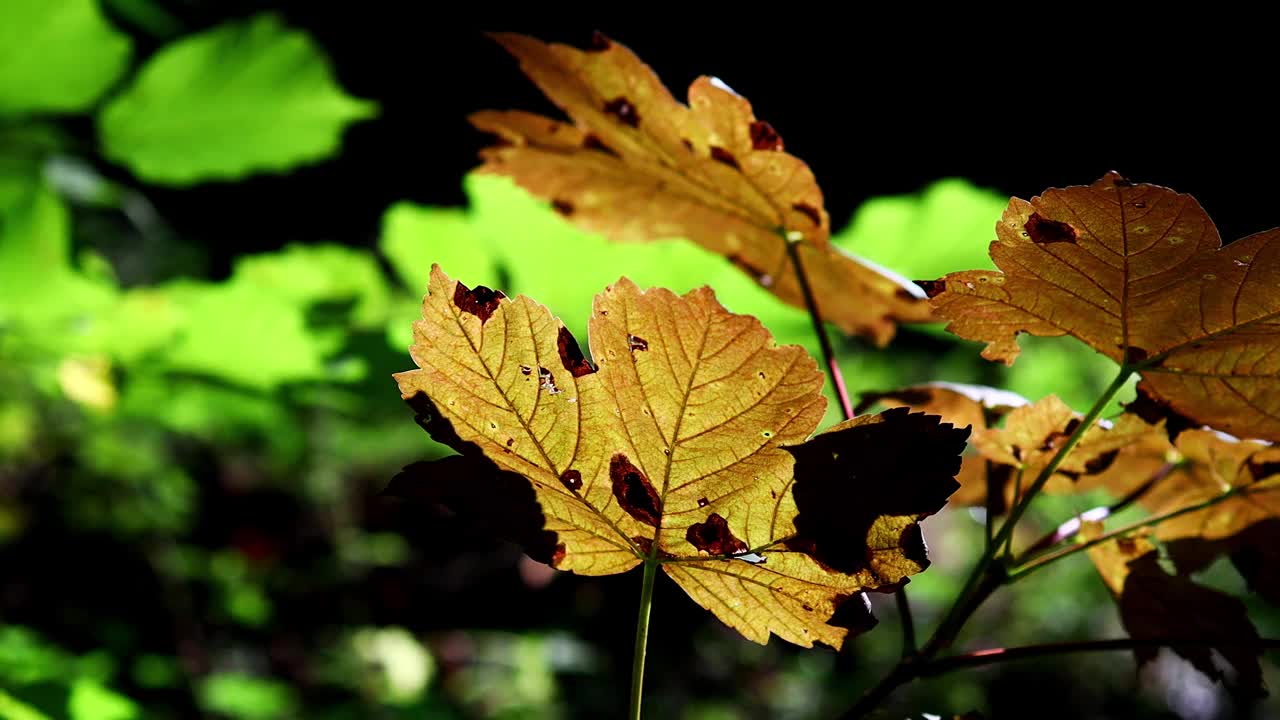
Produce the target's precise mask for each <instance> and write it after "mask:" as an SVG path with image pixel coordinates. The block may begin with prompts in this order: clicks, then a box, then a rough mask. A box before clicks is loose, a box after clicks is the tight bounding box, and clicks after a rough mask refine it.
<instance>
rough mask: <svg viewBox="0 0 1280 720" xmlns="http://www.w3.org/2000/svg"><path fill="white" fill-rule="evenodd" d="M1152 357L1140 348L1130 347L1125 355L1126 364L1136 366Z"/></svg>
mask: <svg viewBox="0 0 1280 720" xmlns="http://www.w3.org/2000/svg"><path fill="white" fill-rule="evenodd" d="M1149 357H1151V354H1150V353H1148V352H1147V351H1146V350H1143V349H1142V348H1140V347H1137V346H1134V345H1130V346H1129V349H1128V350H1126V351H1125V353H1124V362H1125V364H1126V365H1134V364H1137V363H1140V362H1142V361H1143V360H1146V359H1147V358H1149Z"/></svg>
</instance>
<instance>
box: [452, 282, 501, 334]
mask: <svg viewBox="0 0 1280 720" xmlns="http://www.w3.org/2000/svg"><path fill="white" fill-rule="evenodd" d="M505 297H506V295H504V294H502V291H501V290H490V289H489V288H487V287H485V286H483V285H477V286H476V289H475V290H471V289H470V288H468V287H467V286H466V285H463V284H462V283H458V284H457V285H456V286H455V287H454V288H453V304H454V306H456V307H457V308H458V309H459V310H461V311H462V312H465V313H470V314H472V315H475V316H476V317H478V318H480V324H481V325H483V324H485V322H486V321H487V320H488V319H489V318H490V317H491V316H492V315H493V313H494V312H495V311H496V310H497V309H498V305H499V304H500V302H501V301H502V299H503V298H505Z"/></svg>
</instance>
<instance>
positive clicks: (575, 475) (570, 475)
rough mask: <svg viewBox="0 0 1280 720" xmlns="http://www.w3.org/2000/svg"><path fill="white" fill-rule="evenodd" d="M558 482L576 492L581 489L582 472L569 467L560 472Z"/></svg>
mask: <svg viewBox="0 0 1280 720" xmlns="http://www.w3.org/2000/svg"><path fill="white" fill-rule="evenodd" d="M560 482H562V483H564V486H565V487H567V488H569V489H570V490H572V491H573V492H578V491H579V490H581V489H582V473H580V472H578V471H577V470H574V469H573V468H569V469H568V470H565V471H564V472H562V473H560Z"/></svg>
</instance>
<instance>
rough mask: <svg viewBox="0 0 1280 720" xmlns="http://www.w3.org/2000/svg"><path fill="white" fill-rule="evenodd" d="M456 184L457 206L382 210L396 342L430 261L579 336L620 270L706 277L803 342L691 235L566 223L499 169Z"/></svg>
mask: <svg viewBox="0 0 1280 720" xmlns="http://www.w3.org/2000/svg"><path fill="white" fill-rule="evenodd" d="M464 187H465V189H466V191H467V196H468V198H469V199H470V208H469V210H468V211H467V212H466V213H465V214H463V213H461V212H460V211H458V210H456V209H453V208H433V207H422V206H415V205H411V204H409V203H401V204H398V205H396V206H394V207H393V208H392V209H391V210H390V211H389V212H388V213H387V215H386V216H384V219H383V234H382V240H381V246H380V247H381V249H382V251H383V253H384V254H385V255H386V256H387V258H388V259H389V260H390V261H391V264H392V266H393V267H394V268H395V269H396V272H397V274H398V275H399V277H400V278H401V280H402V281H403V282H404V283H405V285H406V286H408V287H409V288H410V289H411V290H412V292H413V294H414V298H415V299H414V300H413V303H412V307H406V308H405V309H404V310H403V311H401V313H400V314H399V317H396V318H394V319H393V320H392V323H393V324H392V325H391V326H389V328H388V330H389V333H388V336H389V338H390V342H391V344H392V346H393V347H396V348H397V349H400V348H405V347H408V345H409V344H410V341H411V330H410V326H409V324H406V321H407V322H408V323H412V321H413V320H414V319H416V318H417V317H418V315H419V310H418V306H419V305H420V301H421V294H422V293H423V292H425V291H426V287H427V277H428V276H429V275H430V273H431V264H432V263H440V265H441V267H443V268H444V269H445V271H446V272H449V273H451V274H452V275H454V276H455V277H457V278H459V279H460V280H461V281H462V282H464V283H466V284H468V285H471V286H474V285H488V286H490V287H495V288H499V289H502V290H503V291H505V292H508V293H509V294H514V293H523V294H525V295H529V296H530V297H533V298H535V299H536V300H537V301H538V302H539V303H542V304H543V305H546V306H547V307H549V308H551V310H552V312H553V313H554V314H555V315H557V316H559V317H560V318H561V319H562V320H563V321H564V323H565V325H566V326H567V327H568V328H569V329H570V330H571V331H572V332H573V333H574V334H575V335H577V336H578V337H579V338H585V337H586V327H587V319H588V318H589V317H590V316H591V302H592V298H593V297H594V296H595V294H596V293H598V292H600V291H601V290H602V289H603V288H604V287H605V286H606V285H610V284H612V283H614V282H617V280H618V278H619V277H621V276H623V275H625V276H627V277H628V278H631V279H632V280H633V281H635V282H636V283H637V284H638V285H640V286H641V287H650V286H658V285H660V286H663V287H666V288H669V289H671V290H672V291H674V292H678V293H682V292H685V291H688V290H692V289H693V288H696V287H701V286H703V285H710V286H711V287H713V288H715V291H716V297H717V298H718V299H719V300H720V302H721V303H723V304H724V305H725V307H728V308H729V309H730V310H732V311H733V312H738V313H750V314H752V315H755V316H756V317H758V318H759V319H760V321H761V322H762V323H764V325H765V327H767V328H769V330H770V331H771V332H773V334H774V336H775V337H776V338H777V340H778V342H779V343H783V344H786V343H799V344H808V343H810V342H811V340H812V331H811V330H810V329H809V320H808V316H807V315H805V314H804V312H803V311H800V310H797V309H795V308H792V307H790V306H788V305H784V304H783V303H781V302H779V301H777V300H776V299H775V298H773V297H772V296H771V295H769V294H768V293H763V292H760V289H759V288H758V287H756V285H755V283H754V282H753V281H752V280H751V279H750V278H748V277H747V276H746V275H745V274H743V273H742V272H741V271H739V270H737V269H736V268H734V267H733V266H732V265H730V264H729V263H727V262H725V261H724V259H723V258H721V257H719V256H717V255H714V254H712V253H709V252H707V251H705V250H703V249H702V248H700V247H698V246H697V245H694V244H693V243H690V242H685V241H683V240H669V241H659V242H649V243H634V244H632V243H616V242H610V241H608V240H606V239H605V238H604V237H603V236H601V235H596V234H592V233H588V232H585V231H583V230H579V229H578V228H576V227H574V226H572V225H570V224H569V223H567V222H565V221H564V219H563V218H561V217H560V216H559V215H557V214H556V213H555V211H553V210H552V209H551V208H550V206H549V205H548V204H547V203H544V202H542V201H540V200H538V199H536V198H534V197H532V196H530V195H529V194H528V193H526V192H525V191H523V190H521V189H520V188H519V187H517V186H516V185H515V183H513V182H512V181H510V180H509V179H507V178H504V177H498V176H491V175H469V176H468V177H467V178H466V181H465V183H464ZM815 347H816V345H815Z"/></svg>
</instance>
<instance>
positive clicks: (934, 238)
mask: <svg viewBox="0 0 1280 720" xmlns="http://www.w3.org/2000/svg"><path fill="white" fill-rule="evenodd" d="M1007 204H1008V198H1006V197H1003V196H1001V195H998V194H997V193H995V192H992V191H990V190H983V189H980V188H978V187H975V186H974V185H973V184H971V183H970V182H968V181H967V180H961V179H958V178H949V179H945V180H939V181H937V182H934V183H932V184H931V185H929V186H928V187H926V188H925V189H924V190H923V191H921V192H920V193H918V194H910V195H891V196H885V197H876V198H871V199H870V200H867V201H866V202H865V203H863V204H862V205H860V206H859V207H858V209H857V211H856V212H855V213H854V215H853V219H852V220H851V221H850V222H849V224H848V225H847V226H845V228H844V229H843V230H841V231H840V232H838V233H836V234H834V235H832V236H831V242H833V243H835V244H836V245H839V246H840V247H843V248H844V249H846V250H849V251H850V252H856V253H857V254H858V255H860V256H862V257H865V258H868V259H870V260H873V261H875V262H877V263H879V264H881V265H884V266H886V267H889V268H892V269H893V271H894V272H896V273H898V274H900V275H904V276H906V277H907V278H910V279H913V280H929V279H933V278H936V277H942V276H943V275H945V274H947V273H949V272H952V271H954V270H955V269H956V268H958V267H965V268H968V267H994V266H993V265H992V264H991V258H989V257H988V256H987V245H989V244H990V243H991V241H992V240H994V239H995V236H996V231H995V227H996V223H997V222H998V221H999V220H1000V216H1001V215H1002V214H1003V213H1004V208H1005V205H1007Z"/></svg>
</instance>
